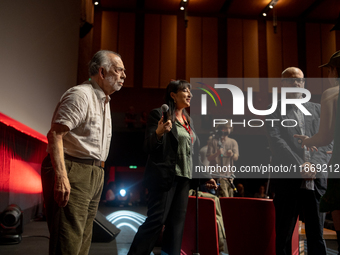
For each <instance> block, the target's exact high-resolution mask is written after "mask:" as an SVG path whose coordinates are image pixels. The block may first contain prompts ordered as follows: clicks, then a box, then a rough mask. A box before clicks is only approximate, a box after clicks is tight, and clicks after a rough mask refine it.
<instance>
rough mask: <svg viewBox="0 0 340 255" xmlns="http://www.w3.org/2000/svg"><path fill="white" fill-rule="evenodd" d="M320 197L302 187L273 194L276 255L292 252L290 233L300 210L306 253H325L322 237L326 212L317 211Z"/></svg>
mask: <svg viewBox="0 0 340 255" xmlns="http://www.w3.org/2000/svg"><path fill="white" fill-rule="evenodd" d="M320 198H321V196H320V195H319V194H318V193H317V192H315V191H313V190H304V189H300V190H299V191H298V192H296V193H294V194H290V195H288V194H276V195H275V198H274V206H275V217H276V220H275V225H276V255H291V254H292V235H293V232H294V227H295V224H296V221H297V217H298V215H299V213H300V212H301V213H303V216H304V219H305V229H306V237H307V250H308V254H309V255H326V254H327V252H326V243H325V240H324V239H323V226H324V222H325V216H326V214H325V213H320V212H319V205H320Z"/></svg>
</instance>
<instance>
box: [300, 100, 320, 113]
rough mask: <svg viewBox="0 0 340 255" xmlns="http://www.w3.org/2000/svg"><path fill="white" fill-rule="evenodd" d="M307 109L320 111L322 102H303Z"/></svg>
mask: <svg viewBox="0 0 340 255" xmlns="http://www.w3.org/2000/svg"><path fill="white" fill-rule="evenodd" d="M303 105H304V106H305V107H306V108H307V110H310V111H314V112H320V109H321V104H319V103H314V102H306V103H304V104H303Z"/></svg>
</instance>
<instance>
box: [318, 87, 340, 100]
mask: <svg viewBox="0 0 340 255" xmlns="http://www.w3.org/2000/svg"><path fill="white" fill-rule="evenodd" d="M338 95H339V86H335V87H331V88H329V89H326V90H325V91H324V92H323V93H322V96H321V101H328V100H334V99H337V98H338Z"/></svg>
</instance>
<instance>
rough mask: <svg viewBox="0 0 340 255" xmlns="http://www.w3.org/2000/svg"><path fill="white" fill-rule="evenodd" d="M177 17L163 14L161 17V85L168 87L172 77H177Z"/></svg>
mask: <svg viewBox="0 0 340 255" xmlns="http://www.w3.org/2000/svg"><path fill="white" fill-rule="evenodd" d="M176 52H177V17H176V16H174V15H162V17H161V61H160V62H161V67H160V87H161V88H166V86H167V85H168V84H169V81H170V80H171V79H174V80H175V79H176V61H177V55H176Z"/></svg>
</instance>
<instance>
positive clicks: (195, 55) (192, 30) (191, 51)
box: [185, 17, 202, 81]
mask: <svg viewBox="0 0 340 255" xmlns="http://www.w3.org/2000/svg"><path fill="white" fill-rule="evenodd" d="M199 77H202V18H201V17H188V28H187V35H186V77H185V79H186V80H187V81H190V78H199Z"/></svg>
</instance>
